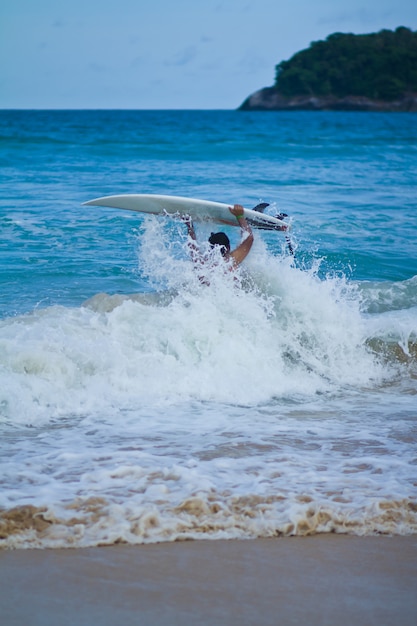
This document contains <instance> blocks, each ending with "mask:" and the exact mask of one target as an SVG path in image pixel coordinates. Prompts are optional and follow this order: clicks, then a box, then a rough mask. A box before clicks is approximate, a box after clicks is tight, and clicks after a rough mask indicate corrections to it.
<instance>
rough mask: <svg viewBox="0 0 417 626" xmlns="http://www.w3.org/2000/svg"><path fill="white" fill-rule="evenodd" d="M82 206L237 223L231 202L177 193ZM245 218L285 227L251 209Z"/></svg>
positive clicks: (262, 224)
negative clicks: (214, 200) (230, 209)
mask: <svg viewBox="0 0 417 626" xmlns="http://www.w3.org/2000/svg"><path fill="white" fill-rule="evenodd" d="M83 205H86V206H104V207H111V208H113V209H125V210H127V211H138V212H139V213H151V214H153V215H165V214H168V215H177V214H179V215H189V216H190V217H191V218H192V219H193V220H195V221H199V222H209V221H210V222H216V223H217V224H224V225H227V226H238V222H237V220H236V218H235V217H234V215H232V214H231V213H230V211H229V207H230V206H232V205H231V204H223V203H222V202H211V201H210V200H198V199H196V198H183V197H181V196H160V195H153V194H124V195H119V196H104V197H103V198H96V199H95V200H89V201H88V202H84V203H83ZM244 215H245V218H246V219H247V221H248V222H249V224H250V225H251V226H253V227H254V228H259V229H262V230H284V231H286V230H288V229H289V225H288V223H286V222H284V221H283V220H282V219H279V218H277V217H273V216H272V215H266V214H264V213H261V212H259V211H254V210H253V209H244Z"/></svg>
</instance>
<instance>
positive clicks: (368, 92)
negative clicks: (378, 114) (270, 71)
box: [239, 26, 417, 112]
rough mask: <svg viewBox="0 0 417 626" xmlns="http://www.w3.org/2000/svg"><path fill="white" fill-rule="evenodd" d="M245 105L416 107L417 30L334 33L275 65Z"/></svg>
mask: <svg viewBox="0 0 417 626" xmlns="http://www.w3.org/2000/svg"><path fill="white" fill-rule="evenodd" d="M275 70H276V74H275V84H274V85H273V86H272V87H265V88H263V89H260V90H259V91H256V92H255V93H253V94H252V95H250V96H249V97H248V98H247V99H246V100H245V101H244V102H243V103H242V104H241V105H240V107H239V110H242V111H289V110H298V111H302V110H304V111H320V110H327V111H414V112H417V31H412V30H410V29H409V28H405V27H404V26H400V27H398V28H397V29H396V30H395V31H392V30H381V31H380V32H378V33H371V34H369V35H353V34H344V33H333V34H332V35H329V36H328V37H327V38H326V40H325V41H314V42H313V43H311V45H310V47H309V48H307V49H305V50H301V51H300V52H297V53H296V54H295V55H294V56H293V57H291V59H289V61H281V63H279V64H278V65H276V66H275Z"/></svg>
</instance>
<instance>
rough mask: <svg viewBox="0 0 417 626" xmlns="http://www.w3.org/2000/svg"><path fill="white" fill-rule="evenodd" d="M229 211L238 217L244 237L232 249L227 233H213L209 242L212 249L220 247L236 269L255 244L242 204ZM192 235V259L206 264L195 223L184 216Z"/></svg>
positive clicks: (190, 245)
mask: <svg viewBox="0 0 417 626" xmlns="http://www.w3.org/2000/svg"><path fill="white" fill-rule="evenodd" d="M229 211H230V213H231V214H232V215H234V216H235V218H236V219H237V221H238V223H239V226H240V228H241V234H242V239H241V242H240V243H239V245H238V246H236V248H235V249H234V250H232V251H231V246H230V240H229V237H228V236H227V235H226V233H223V232H219V233H211V235H210V237H209V240H208V241H209V244H210V246H211V248H212V249H219V250H220V253H221V255H222V257H223V259H224V261H225V262H226V263H227V264H228V266H229V268H230V270H231V271H233V270H234V269H236V268H237V267H238V266H239V265H240V264H241V263H242V261H244V259H246V257H247V256H248V254H249V252H250V249H251V248H252V244H253V233H252V229H251V227H250V226H249V224H248V222H247V220H246V219H245V217H244V209H243V206H242V205H241V204H235V205H234V206H233V207H229ZM183 221H184V222H185V224H186V226H187V230H188V235H189V237H190V241H189V249H190V253H191V259H192V260H193V262H194V263H196V264H199V265H202V264H204V258H202V256H201V253H200V250H199V248H198V246H197V237H196V234H195V230H194V224H193V222H192V220H191V218H190V217H189V216H185V217H184V218H183ZM200 280H202V282H206V280H205V279H204V280H203V279H200Z"/></svg>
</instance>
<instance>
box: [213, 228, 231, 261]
mask: <svg viewBox="0 0 417 626" xmlns="http://www.w3.org/2000/svg"><path fill="white" fill-rule="evenodd" d="M209 244H210V245H211V247H212V248H214V247H215V246H220V252H221V253H222V255H223V256H225V255H226V254H228V253H229V252H230V240H229V237H228V236H227V235H226V233H211V235H210V237H209Z"/></svg>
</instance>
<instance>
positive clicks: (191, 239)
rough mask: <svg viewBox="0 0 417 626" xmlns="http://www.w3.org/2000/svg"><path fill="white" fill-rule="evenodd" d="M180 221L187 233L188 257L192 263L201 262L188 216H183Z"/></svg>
mask: <svg viewBox="0 0 417 626" xmlns="http://www.w3.org/2000/svg"><path fill="white" fill-rule="evenodd" d="M182 221H183V222H184V224H185V225H186V227H187V231H188V249H189V251H190V256H191V259H192V260H193V261H201V255H200V250H199V248H198V245H197V237H196V234H195V230H194V224H193V221H192V219H191V217H190V216H189V215H184V216H183V217H182Z"/></svg>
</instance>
